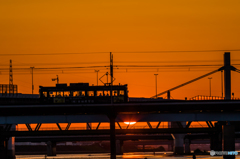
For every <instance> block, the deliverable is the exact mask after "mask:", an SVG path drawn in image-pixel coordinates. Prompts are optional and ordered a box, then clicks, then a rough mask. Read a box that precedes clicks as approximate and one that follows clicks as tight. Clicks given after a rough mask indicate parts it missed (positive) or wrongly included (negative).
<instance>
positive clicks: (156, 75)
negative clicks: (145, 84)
mask: <svg viewBox="0 0 240 159" xmlns="http://www.w3.org/2000/svg"><path fill="white" fill-rule="evenodd" d="M154 75H155V81H156V98H157V75H158V74H154Z"/></svg>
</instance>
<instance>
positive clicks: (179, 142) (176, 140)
mask: <svg viewBox="0 0 240 159" xmlns="http://www.w3.org/2000/svg"><path fill="white" fill-rule="evenodd" d="M168 123H169V125H168V127H169V128H181V127H185V126H186V122H168ZM184 136H185V134H172V137H173V153H174V154H184V147H183V146H184Z"/></svg>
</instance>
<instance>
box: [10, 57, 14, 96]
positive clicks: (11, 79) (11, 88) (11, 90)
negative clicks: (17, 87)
mask: <svg viewBox="0 0 240 159" xmlns="http://www.w3.org/2000/svg"><path fill="white" fill-rule="evenodd" d="M13 93H14V88H13V72H12V60H10V67H9V94H13Z"/></svg>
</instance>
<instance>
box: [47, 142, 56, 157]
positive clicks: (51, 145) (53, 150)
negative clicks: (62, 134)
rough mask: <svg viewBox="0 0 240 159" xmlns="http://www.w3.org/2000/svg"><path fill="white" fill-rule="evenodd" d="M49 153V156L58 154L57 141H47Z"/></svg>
mask: <svg viewBox="0 0 240 159" xmlns="http://www.w3.org/2000/svg"><path fill="white" fill-rule="evenodd" d="M47 155H48V156H56V155H57V152H56V142H53V141H48V142H47Z"/></svg>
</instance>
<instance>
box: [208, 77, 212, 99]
mask: <svg viewBox="0 0 240 159" xmlns="http://www.w3.org/2000/svg"><path fill="white" fill-rule="evenodd" d="M208 79H209V88H210V89H209V90H210V97H211V79H212V77H209V78H208Z"/></svg>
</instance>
